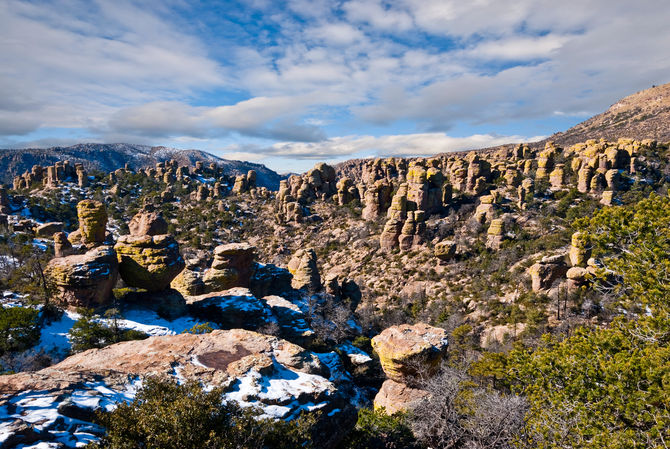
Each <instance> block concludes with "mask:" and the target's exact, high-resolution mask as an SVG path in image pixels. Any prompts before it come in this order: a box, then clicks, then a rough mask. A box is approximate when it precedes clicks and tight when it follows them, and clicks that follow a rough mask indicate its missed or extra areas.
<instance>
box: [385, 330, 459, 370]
mask: <svg viewBox="0 0 670 449" xmlns="http://www.w3.org/2000/svg"><path fill="white" fill-rule="evenodd" d="M447 345H448V342H447V331H445V330H444V329H440V328H437V327H433V326H429V325H427V324H425V323H417V324H414V325H411V326H410V325H409V324H402V325H399V326H391V327H389V328H388V329H386V330H384V331H383V332H382V333H381V334H379V335H377V336H376V337H374V338H373V339H372V348H373V349H374V350H375V352H376V353H377V354H378V355H379V361H380V362H381V365H382V369H383V370H384V373H385V374H386V376H387V377H388V378H389V379H392V380H395V381H396V382H400V383H411V382H412V381H413V380H414V378H416V377H417V376H420V375H430V374H431V373H433V372H434V371H435V370H436V369H437V368H438V367H439V364H440V362H441V361H442V359H443V358H444V356H445V355H446V353H447Z"/></svg>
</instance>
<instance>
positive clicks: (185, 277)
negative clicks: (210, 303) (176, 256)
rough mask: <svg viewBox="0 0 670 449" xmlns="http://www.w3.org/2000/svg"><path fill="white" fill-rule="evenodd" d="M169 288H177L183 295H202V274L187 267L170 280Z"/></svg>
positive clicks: (203, 285)
mask: <svg viewBox="0 0 670 449" xmlns="http://www.w3.org/2000/svg"><path fill="white" fill-rule="evenodd" d="M170 288H173V289H175V290H177V291H178V292H179V293H181V294H182V295H184V296H195V295H202V294H203V293H205V283H204V282H203V280H202V275H201V274H200V273H199V272H198V271H193V270H191V269H189V268H188V267H186V268H184V269H183V270H182V272H181V273H179V274H178V275H177V277H175V278H174V279H173V280H172V282H170Z"/></svg>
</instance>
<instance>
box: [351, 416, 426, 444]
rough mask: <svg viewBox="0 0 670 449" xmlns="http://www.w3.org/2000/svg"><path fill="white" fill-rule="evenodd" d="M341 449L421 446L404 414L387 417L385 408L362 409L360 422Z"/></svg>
mask: <svg viewBox="0 0 670 449" xmlns="http://www.w3.org/2000/svg"><path fill="white" fill-rule="evenodd" d="M339 447H340V449H405V448H407V449H410V448H418V447H419V445H418V444H417V443H416V440H415V439H414V435H412V431H411V430H410V428H409V426H408V425H407V421H406V417H405V415H404V414H402V413H396V414H394V415H387V414H386V412H385V410H384V409H383V408H381V409H378V410H370V409H366V408H363V409H360V410H359V411H358V421H357V422H356V427H355V428H354V430H352V431H351V432H350V433H349V435H347V437H346V438H345V440H344V441H343V442H342V444H340V446H339Z"/></svg>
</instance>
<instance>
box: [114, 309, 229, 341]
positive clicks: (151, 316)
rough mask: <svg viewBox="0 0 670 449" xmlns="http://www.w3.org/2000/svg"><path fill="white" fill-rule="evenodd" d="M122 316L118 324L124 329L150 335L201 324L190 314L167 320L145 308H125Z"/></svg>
mask: <svg viewBox="0 0 670 449" xmlns="http://www.w3.org/2000/svg"><path fill="white" fill-rule="evenodd" d="M123 318H124V319H123V320H119V326H121V327H123V328H124V329H135V330H138V331H141V332H144V333H145V334H148V335H150V336H152V337H154V336H158V335H175V334H181V333H182V332H184V331H185V330H188V329H190V328H192V327H193V326H195V325H196V324H203V321H202V320H199V319H197V318H193V317H190V316H183V317H179V318H176V319H175V320H174V321H169V320H166V319H164V318H161V317H160V316H158V314H157V313H156V312H154V311H152V310H147V309H129V310H126V311H124V313H123ZM210 326H211V327H212V328H214V329H216V325H214V324H213V323H210Z"/></svg>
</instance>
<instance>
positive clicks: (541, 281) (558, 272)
mask: <svg viewBox="0 0 670 449" xmlns="http://www.w3.org/2000/svg"><path fill="white" fill-rule="evenodd" d="M563 259H564V257H563V256H555V257H551V258H545V259H542V260H541V261H540V262H538V263H536V264H534V265H532V266H531V267H530V268H529V269H528V273H529V274H530V276H531V279H532V288H533V291H534V292H539V291H542V290H548V289H549V288H551V286H552V284H553V283H554V281H556V280H558V279H562V278H563V277H564V276H565V273H566V272H567V271H568V266H567V265H566V264H565V261H564V260H563Z"/></svg>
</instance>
